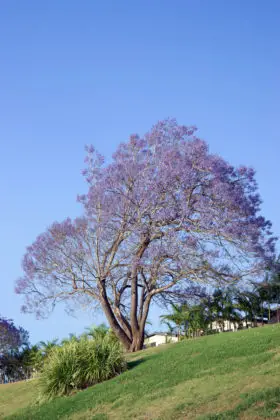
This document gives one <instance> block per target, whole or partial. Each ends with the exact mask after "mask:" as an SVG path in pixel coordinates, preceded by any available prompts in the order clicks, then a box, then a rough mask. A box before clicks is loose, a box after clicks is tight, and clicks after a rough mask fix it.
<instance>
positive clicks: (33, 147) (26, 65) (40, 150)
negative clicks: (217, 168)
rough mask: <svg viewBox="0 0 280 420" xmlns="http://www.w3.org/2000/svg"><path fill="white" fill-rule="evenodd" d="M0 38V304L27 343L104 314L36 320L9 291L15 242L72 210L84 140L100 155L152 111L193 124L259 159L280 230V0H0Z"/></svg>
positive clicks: (225, 146) (219, 148)
mask: <svg viewBox="0 0 280 420" xmlns="http://www.w3.org/2000/svg"><path fill="white" fill-rule="evenodd" d="M0 39H1V44H0V57H1V66H0V84H1V89H0V144H1V149H0V150H1V151H0V171H1V174H0V190H1V205H0V232H1V235H0V247H1V249H0V267H1V277H0V282H1V292H0V313H1V314H2V315H5V316H7V317H11V318H14V320H15V321H16V323H18V324H21V325H22V326H24V327H25V328H27V329H28V330H29V331H30V333H31V339H32V341H33V342H36V341H38V340H41V339H51V338H53V337H55V336H58V337H63V336H67V334H68V333H69V332H77V333H79V332H81V331H82V330H83V328H84V326H87V325H89V324H91V323H98V322H100V320H101V315H100V314H91V315H90V314H87V313H78V315H77V316H78V317H77V319H73V318H71V317H69V316H68V315H66V314H65V313H64V312H63V310H62V308H59V309H58V310H57V311H55V313H54V314H53V315H52V316H51V317H50V318H49V319H48V320H44V321H37V320H35V318H34V317H33V316H28V315H21V313H20V310H19V308H20V305H21V298H20V297H19V296H16V295H15V294H14V280H15V279H16V278H17V277H18V276H19V275H20V274H21V258H22V255H23V254H24V251H25V247H26V246H27V245H29V244H30V243H31V242H32V241H33V240H34V239H35V237H36V235H37V234H39V233H40V232H42V231H44V230H45V228H46V227H47V226H48V225H49V224H50V223H51V222H52V221H54V220H61V219H63V218H64V217H66V216H71V217H74V216H76V215H77V214H79V212H80V211H81V209H80V207H79V206H78V204H76V201H75V200H76V195H77V193H82V192H83V191H84V190H85V185H84V182H83V179H82V177H81V175H80V172H81V169H82V168H83V157H84V145H85V144H87V143H93V144H94V145H95V146H96V147H97V149H99V151H100V152H101V153H103V154H104V155H105V156H107V157H109V156H110V155H111V153H112V152H113V151H114V150H115V148H116V146H117V144H118V143H119V142H120V141H124V140H126V139H127V137H128V135H129V134H130V133H132V132H138V133H140V134H143V133H144V132H145V131H146V130H148V129H149V128H150V126H151V125H152V124H153V123H155V122H156V121H157V120H159V119H162V118H165V117H168V116H171V117H176V118H177V119H178V121H179V122H180V123H184V124H195V125H197V126H198V128H199V134H200V136H201V137H203V138H204V139H205V140H207V141H208V142H209V144H210V148H211V150H212V151H213V152H216V153H219V154H221V155H222V156H223V157H225V158H226V159H227V160H229V161H230V162H232V163H233V164H241V163H242V164H247V165H250V166H253V167H255V168H256V170H257V179H258V182H259V186H260V192H261V195H262V197H263V200H264V203H263V213H264V215H265V216H266V217H267V218H269V219H271V220H272V222H273V226H274V232H275V233H276V234H277V235H280V212H279V200H280V199H279V154H280V137H279V116H280V115H279V111H280V108H279V100H280V99H279V98H280V76H279V75H280V48H279V42H280V2H279V1H278V0H275V1H273V0H269V1H266V0H254V1H250V0H232V1H226V0H221V1H218V0H204V1H200V0H193V1H188V0H182V1H180V0H176V1H166V0H141V1H130V0H127V1H124V0H114V1H105V0H104V1H94V0H83V1H78V0H76V1H73V0H70V1H69V0H67V1H66V0H64V1H63V0H60V1H54V0H48V1H43V0H42V1H29V0H25V1H20V0H18V1H13V0H3V1H2V2H1V10H0ZM277 121H278V122H277ZM156 315H157V311H156V310H153V312H152V314H151V316H150V318H151V319H152V320H153V321H154V327H158V324H157V316H156Z"/></svg>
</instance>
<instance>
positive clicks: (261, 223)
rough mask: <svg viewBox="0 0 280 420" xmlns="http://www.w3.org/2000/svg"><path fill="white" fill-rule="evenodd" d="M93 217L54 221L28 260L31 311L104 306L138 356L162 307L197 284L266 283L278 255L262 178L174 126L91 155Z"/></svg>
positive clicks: (87, 210) (87, 204) (26, 289)
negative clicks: (108, 155) (252, 279)
mask: <svg viewBox="0 0 280 420" xmlns="http://www.w3.org/2000/svg"><path fill="white" fill-rule="evenodd" d="M87 152H88V156H87V158H86V163H87V167H86V169H85V170H84V175H85V177H86V180H87V182H88V185H89V189H88V192H87V194H86V195H83V196H80V197H79V201H80V202H81V203H82V205H83V206H84V215H83V217H82V218H78V219H76V220H74V221H71V220H70V219H66V220H65V221H64V222H62V223H54V224H53V225H52V226H51V227H49V228H48V229H47V231H46V232H45V233H43V234H41V235H40V236H39V237H38V238H37V239H36V241H35V242H34V243H33V245H31V246H30V247H29V248H28V249H27V252H26V255H25V257H24V260H23V270H24V276H23V277H22V278H21V279H19V280H18V282H17V286H16V291H17V293H20V294H24V295H25V305H24V306H23V310H24V311H29V312H32V311H33V312H35V313H36V314H37V316H44V315H47V314H48V311H49V310H51V309H52V308H53V307H54V306H55V304H57V303H58V302H64V303H67V304H71V302H72V303H75V304H78V305H79V304H81V303H83V304H84V303H85V302H86V303H88V304H89V305H90V306H91V307H92V305H93V302H95V303H96V304H97V305H98V306H99V307H101V308H102V310H103V312H104V314H105V316H106V318H107V320H108V323H109V325H110V327H111V328H112V330H113V331H114V333H115V334H116V336H117V337H118V338H119V339H120V340H121V342H122V343H123V345H124V346H125V347H126V349H127V350H129V351H135V350H139V349H141V348H142V346H143V341H144V331H145V324H146V320H147V317H148V313H149V309H150V306H151V303H152V302H153V301H155V302H156V301H159V300H162V299H164V298H165V297H166V296H167V295H168V297H169V299H171V298H172V297H177V296H178V295H180V296H181V297H184V295H185V292H186V290H187V289H188V287H189V286H190V285H191V284H192V283H193V282H195V283H199V282H202V283H205V282H207V283H214V282H216V281H218V282H219V283H220V284H222V283H228V282H231V283H232V282H237V281H239V280H241V279H244V278H245V277H246V276H248V275H249V274H252V273H254V275H257V274H258V273H259V272H260V271H261V270H262V269H263V266H264V263H265V265H267V264H268V262H269V259H270V258H271V257H272V256H273V253H274V242H275V239H274V238H273V237H272V236H271V232H270V228H271V224H270V223H269V222H268V221H266V220H265V219H264V218H263V217H261V216H260V215H259V208H260V202H261V200H260V197H259V195H258V192H257V185H256V181H255V177H254V171H253V170H252V169H249V168H246V167H239V168H234V167H233V166H232V165H230V164H228V163H227V162H226V161H225V160H223V159H222V158H221V157H219V156H217V155H212V154H210V153H209V151H208V147H207V145H206V143H205V142H204V141H202V140H200V139H199V138H197V137H196V136H195V128H194V127H186V126H179V125H178V124H177V122H176V121H174V120H166V121H162V122H159V123H158V124H156V125H155V126H154V127H153V128H152V130H151V131H150V132H149V133H147V134H146V135H145V136H144V137H143V138H140V137H139V136H138V135H132V136H131V137H130V140H129V141H128V142H127V143H122V144H120V146H119V147H118V149H117V151H116V153H115V154H114V155H113V159H112V162H111V163H110V164H108V165H104V159H103V157H102V156H100V155H99V154H98V153H97V152H96V151H95V150H94V148H93V147H92V146H90V147H88V148H87Z"/></svg>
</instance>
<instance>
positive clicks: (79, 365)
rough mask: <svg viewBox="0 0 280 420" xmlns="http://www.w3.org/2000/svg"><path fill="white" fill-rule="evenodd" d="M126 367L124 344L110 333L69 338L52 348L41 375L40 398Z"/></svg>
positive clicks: (68, 390)
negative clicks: (76, 339)
mask: <svg viewBox="0 0 280 420" xmlns="http://www.w3.org/2000/svg"><path fill="white" fill-rule="evenodd" d="M125 369H126V361H125V357H124V353H123V348H122V346H121V344H120V343H119V342H118V341H116V340H115V339H113V338H112V335H111V334H110V333H108V334H106V335H105V336H104V337H97V338H96V339H93V340H91V339H86V338H84V339H81V340H80V341H77V342H73V341H70V342H68V343H65V344H64V345H63V346H61V347H57V348H55V349H53V351H52V352H51V353H50V355H49V357H48V358H47V360H46V361H45V363H44V367H43V370H42V373H41V376H40V396H41V399H43V400H44V399H51V398H53V397H56V396H63V395H69V394H70V393H72V392H73V391H75V390H79V389H84V388H87V387H88V386H91V385H94V384H96V383H98V382H102V381H105V380H107V379H110V378H113V377H114V376H117V375H119V374H120V373H121V372H123V371H124V370H125Z"/></svg>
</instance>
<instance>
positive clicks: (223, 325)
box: [211, 320, 252, 332]
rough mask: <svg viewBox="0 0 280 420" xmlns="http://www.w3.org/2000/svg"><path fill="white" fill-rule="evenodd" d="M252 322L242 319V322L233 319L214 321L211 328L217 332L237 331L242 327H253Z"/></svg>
mask: <svg viewBox="0 0 280 420" xmlns="http://www.w3.org/2000/svg"><path fill="white" fill-rule="evenodd" d="M251 327H252V322H250V321H248V322H247V323H246V321H240V322H232V321H228V320H225V321H220V322H219V321H213V322H212V323H211V329H212V330H213V331H217V332H223V331H237V330H238V329H240V328H251Z"/></svg>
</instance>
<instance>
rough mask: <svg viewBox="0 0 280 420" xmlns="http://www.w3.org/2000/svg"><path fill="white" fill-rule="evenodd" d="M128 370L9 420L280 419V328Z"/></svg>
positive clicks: (223, 337)
mask: <svg viewBox="0 0 280 420" xmlns="http://www.w3.org/2000/svg"><path fill="white" fill-rule="evenodd" d="M129 364H130V369H129V370H128V371H127V372H126V373H124V374H122V375H120V376H119V377H117V378H115V379H112V380H110V381H107V382H104V383H102V384H99V385H96V386H94V387H92V388H88V389H87V390H85V391H81V392H78V393H77V394H75V395H73V396H71V397H65V398H57V399H56V400H53V401H51V402H48V403H45V404H43V405H41V406H36V405H35V406H30V407H27V408H25V409H22V410H19V411H17V412H16V413H12V414H11V415H10V416H9V417H5V418H10V419H21V420H24V419H26V420H32V419H36V420H37V419H42V420H43V419H58V418H59V419H73V420H77V419H83V420H86V419H95V420H107V419H132V418H135V419H143V420H144V419H262V418H265V419H268V418H278V419H280V383H279V382H280V381H279V377H280V376H279V374H280V326H278V325H277V326H269V327H264V328H256V329H252V330H249V331H240V332H235V333H224V334H219V335H216V336H208V337H204V338H199V339H196V340H193V341H186V342H182V343H179V344H171V345H167V346H163V347H161V348H157V349H150V350H147V351H144V352H139V353H137V354H133V355H130V356H129ZM12 387H13V386H11V387H10V389H12ZM28 387H30V389H31V388H32V389H33V390H34V389H35V388H36V382H33V383H32V382H30V383H28V384H27V388H28ZM30 389H29V391H27V390H25V392H28V393H29V395H27V396H26V398H27V399H28V398H30ZM1 391H2V388H0V393H1ZM8 392H9V391H7V392H6V398H7V395H8ZM11 392H12V391H11ZM31 395H32V393H31ZM1 398H2V394H1ZM12 398H13V397H12V393H11V399H12ZM4 400H5V396H4ZM0 401H1V403H2V404H3V400H0ZM10 403H11V404H13V402H12V400H11V402H10ZM6 414H8V413H6ZM6 414H5V415H6Z"/></svg>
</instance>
